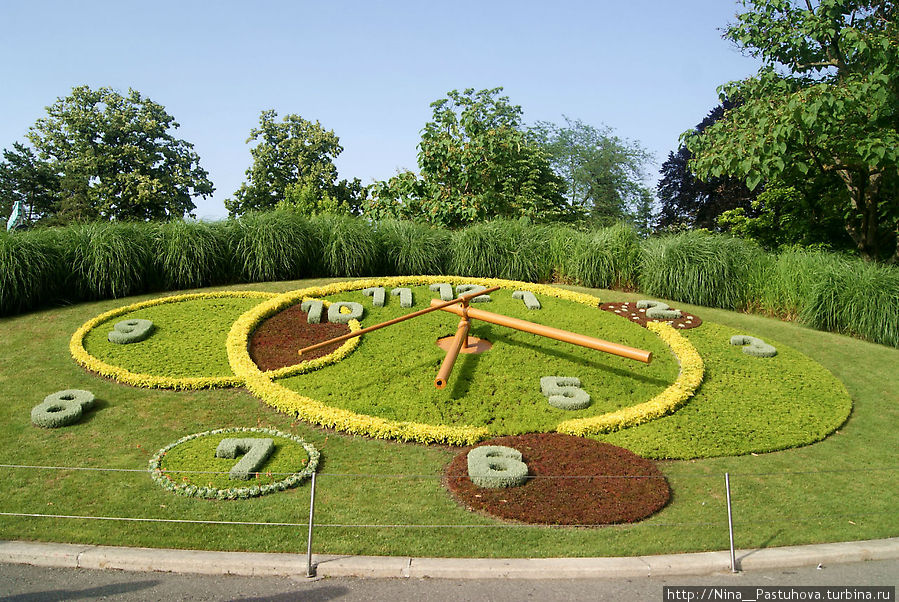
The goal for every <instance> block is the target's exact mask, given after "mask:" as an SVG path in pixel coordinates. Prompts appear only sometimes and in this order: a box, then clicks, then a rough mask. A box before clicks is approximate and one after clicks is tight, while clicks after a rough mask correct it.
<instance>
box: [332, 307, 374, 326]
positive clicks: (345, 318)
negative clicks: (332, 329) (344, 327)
mask: <svg viewBox="0 0 899 602" xmlns="http://www.w3.org/2000/svg"><path fill="white" fill-rule="evenodd" d="M343 308H346V309H347V310H348V311H347V312H346V313H344V312H343V311H341V310H342V309H343ZM364 311H365V310H364V309H363V308H362V304H361V303H353V302H352V301H337V302H336V303H332V304H331V305H330V306H329V307H328V322H333V323H334V324H346V323H347V322H349V321H350V320H361V319H362V314H363V313H364Z"/></svg>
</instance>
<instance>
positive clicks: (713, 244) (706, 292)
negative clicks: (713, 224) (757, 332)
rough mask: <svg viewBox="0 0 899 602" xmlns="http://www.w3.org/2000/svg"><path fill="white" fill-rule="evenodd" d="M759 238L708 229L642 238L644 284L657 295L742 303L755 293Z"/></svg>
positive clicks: (732, 304)
mask: <svg viewBox="0 0 899 602" xmlns="http://www.w3.org/2000/svg"><path fill="white" fill-rule="evenodd" d="M762 257H763V252H762V250H761V249H760V248H759V247H758V246H757V245H755V244H753V243H750V242H747V241H744V240H741V239H739V238H733V237H731V236H725V235H721V234H711V233H709V232H706V231H704V230H696V231H693V232H685V233H683V234H675V235H671V236H664V237H661V238H650V239H648V240H647V241H645V242H644V244H643V255H642V263H641V269H640V288H641V290H642V291H643V292H644V293H646V294H648V295H652V296H654V297H662V298H666V299H674V300H676V301H684V302H687V303H693V304H696V305H705V306H706V307H721V308H724V309H739V308H742V307H745V306H746V305H747V303H748V302H749V300H750V296H751V294H752V281H753V278H752V274H753V271H754V266H755V265H756V264H757V263H758V262H759V261H761V259H762Z"/></svg>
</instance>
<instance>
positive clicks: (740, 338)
mask: <svg viewBox="0 0 899 602" xmlns="http://www.w3.org/2000/svg"><path fill="white" fill-rule="evenodd" d="M730 344H731V345H742V346H743V353H745V354H746V355H751V356H754V357H774V356H775V355H777V349H776V348H775V347H774V345H769V344H768V343H766V342H765V341H763V340H762V339H757V338H756V337H750V336H747V335H745V334H735V335H734V336H732V337H731V338H730Z"/></svg>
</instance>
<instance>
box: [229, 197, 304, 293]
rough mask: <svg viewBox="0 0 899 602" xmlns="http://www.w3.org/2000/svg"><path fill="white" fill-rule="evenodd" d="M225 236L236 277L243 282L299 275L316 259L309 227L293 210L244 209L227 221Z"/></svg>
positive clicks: (302, 275) (287, 278) (281, 278)
mask: <svg viewBox="0 0 899 602" xmlns="http://www.w3.org/2000/svg"><path fill="white" fill-rule="evenodd" d="M228 238H229V240H230V246H231V253H232V255H233V257H234V262H235V264H236V265H235V269H236V271H237V277H238V279H240V280H243V281H246V282H266V281H270V280H290V279H293V278H302V277H305V276H308V275H309V274H310V270H311V266H314V265H315V262H316V261H318V260H317V258H316V256H315V245H314V244H313V240H314V235H313V232H312V229H311V227H310V225H309V223H308V222H307V221H306V219H305V218H303V217H302V216H301V215H299V214H297V213H295V212H293V211H266V212H250V213H246V214H244V215H242V216H240V217H239V218H237V219H235V220H230V221H229V222H228Z"/></svg>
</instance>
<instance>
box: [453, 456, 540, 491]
mask: <svg viewBox="0 0 899 602" xmlns="http://www.w3.org/2000/svg"><path fill="white" fill-rule="evenodd" d="M468 478H470V479H471V482H472V483H474V484H475V485H477V486H478V487H488V488H490V489H500V488H503V487H518V486H519V485H524V483H525V482H526V481H527V480H528V465H527V464H525V463H524V462H522V461H521V452H520V451H518V450H517V449H513V448H511V447H506V446H504V445H482V446H480V447H476V448H474V449H473V450H471V451H470V452H468Z"/></svg>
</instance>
